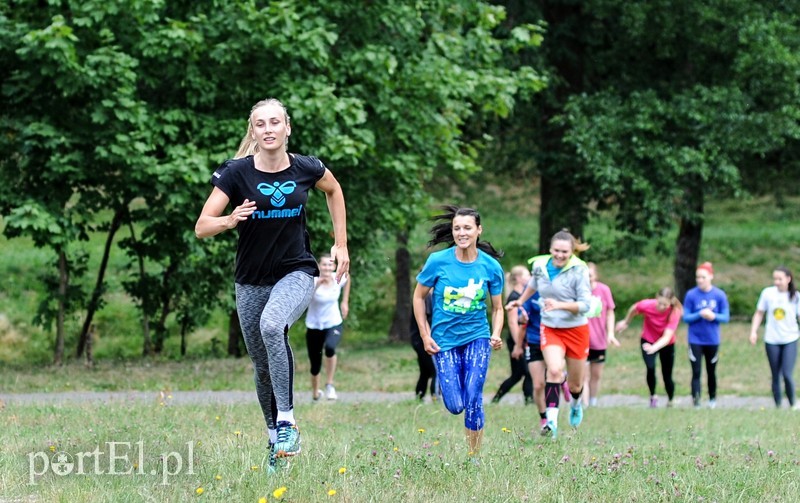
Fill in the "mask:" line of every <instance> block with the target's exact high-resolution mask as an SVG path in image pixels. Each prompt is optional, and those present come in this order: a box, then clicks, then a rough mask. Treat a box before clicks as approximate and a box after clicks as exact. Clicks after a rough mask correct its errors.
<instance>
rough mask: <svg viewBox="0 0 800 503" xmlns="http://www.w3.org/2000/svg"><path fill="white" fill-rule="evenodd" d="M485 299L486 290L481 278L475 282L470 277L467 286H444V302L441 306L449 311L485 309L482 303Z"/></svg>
mask: <svg viewBox="0 0 800 503" xmlns="http://www.w3.org/2000/svg"><path fill="white" fill-rule="evenodd" d="M485 300H486V290H484V288H483V280H481V281H480V283H475V280H474V279H472V278H470V280H469V283H468V284H467V286H463V287H460V288H459V287H454V286H445V287H444V303H443V305H442V308H443V309H444V310H445V311H448V312H451V313H468V312H470V311H476V310H478V309H486V307H483V306H485V304H484V303H483V302H484V301H485Z"/></svg>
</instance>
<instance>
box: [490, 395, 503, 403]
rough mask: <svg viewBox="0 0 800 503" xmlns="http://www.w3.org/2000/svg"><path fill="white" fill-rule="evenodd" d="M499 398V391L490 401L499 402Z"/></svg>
mask: <svg viewBox="0 0 800 503" xmlns="http://www.w3.org/2000/svg"><path fill="white" fill-rule="evenodd" d="M501 398H502V396H500V394H499V393H498V394H496V395H495V396H493V397H492V403H500V399H501Z"/></svg>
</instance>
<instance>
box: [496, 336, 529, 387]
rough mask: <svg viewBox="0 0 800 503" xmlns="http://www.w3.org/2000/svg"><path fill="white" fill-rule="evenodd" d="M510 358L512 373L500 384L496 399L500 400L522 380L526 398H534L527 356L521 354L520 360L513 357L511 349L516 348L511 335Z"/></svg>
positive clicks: (508, 341)
mask: <svg viewBox="0 0 800 503" xmlns="http://www.w3.org/2000/svg"><path fill="white" fill-rule="evenodd" d="M507 343H508V351H509V360H511V375H510V376H508V378H507V379H506V380H505V381H503V382H502V383H501V384H500V388H499V389H498V390H497V393H496V394H495V396H494V399H495V400H499V399H500V398H502V397H503V395H505V394H506V393H508V392H509V391H510V390H511V388H513V387H514V385H515V384H517V383H518V382H520V381H522V394H523V395H525V397H526V398H533V379H531V374H530V373H529V372H528V362H527V361H525V356H524V355H523V356H521V357H520V358H519V359H518V360H515V359H514V358H511V351H513V350H514V339H512V338H511V337H509V338H508V340H507Z"/></svg>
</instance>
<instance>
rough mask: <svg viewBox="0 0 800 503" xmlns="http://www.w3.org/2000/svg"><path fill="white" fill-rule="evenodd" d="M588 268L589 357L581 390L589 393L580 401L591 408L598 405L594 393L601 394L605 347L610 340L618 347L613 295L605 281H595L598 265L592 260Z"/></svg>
mask: <svg viewBox="0 0 800 503" xmlns="http://www.w3.org/2000/svg"><path fill="white" fill-rule="evenodd" d="M586 265H587V266H588V267H589V286H590V288H591V289H592V301H591V304H590V307H589V312H588V313H587V316H588V317H589V357H588V358H587V359H586V364H587V365H588V366H589V371H588V372H586V381H585V383H584V387H583V389H588V390H589V393H584V394H583V404H584V405H586V406H592V407H594V406H595V405H597V395H598V394H599V393H600V379H602V377H603V367H604V366H605V363H606V348H607V347H608V344H609V343H611V344H613V345H615V346H619V341H617V339H616V337H614V308H615V307H616V306H615V305H614V297H613V296H612V295H611V289H610V288H609V287H608V285H606V284H605V283H601V282H600V281H598V280H597V276H598V274H597V265H596V264H595V263H594V262H589V263H588V264H586Z"/></svg>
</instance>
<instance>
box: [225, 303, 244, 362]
mask: <svg viewBox="0 0 800 503" xmlns="http://www.w3.org/2000/svg"><path fill="white" fill-rule="evenodd" d="M243 340H244V337H243V336H242V326H241V325H239V313H238V311H236V309H233V310H232V311H231V312H230V314H229V315H228V355H229V356H235V357H236V358H240V357H241V356H242V341H243Z"/></svg>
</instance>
